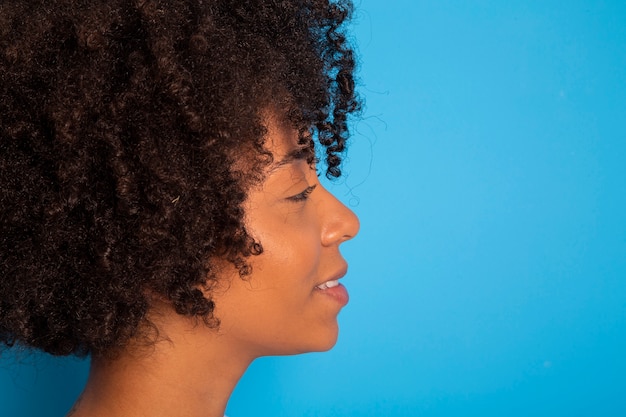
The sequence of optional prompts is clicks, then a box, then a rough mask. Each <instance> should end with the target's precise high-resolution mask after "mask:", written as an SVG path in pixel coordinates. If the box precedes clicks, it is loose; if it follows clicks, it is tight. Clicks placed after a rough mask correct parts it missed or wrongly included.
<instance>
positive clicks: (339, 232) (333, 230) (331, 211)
mask: <svg viewBox="0 0 626 417" xmlns="http://www.w3.org/2000/svg"><path fill="white" fill-rule="evenodd" d="M329 195H330V196H331V199H332V200H331V201H332V205H331V206H330V207H327V211H326V212H325V222H324V227H323V229H322V244H324V245H325V246H329V245H333V244H337V245H338V244H341V243H343V242H345V241H347V240H350V239H352V238H354V237H355V236H356V235H357V233H359V229H360V227H361V224H360V222H359V218H358V217H357V215H356V214H355V213H354V212H353V211H352V210H350V209H349V208H348V207H346V206H345V205H344V204H343V203H342V202H340V201H339V200H337V198H336V197H334V196H333V195H332V194H329Z"/></svg>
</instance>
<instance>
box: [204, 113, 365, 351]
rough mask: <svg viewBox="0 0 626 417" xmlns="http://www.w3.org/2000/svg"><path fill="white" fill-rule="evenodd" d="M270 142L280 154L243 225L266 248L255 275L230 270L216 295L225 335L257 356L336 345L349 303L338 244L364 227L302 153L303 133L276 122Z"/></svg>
mask: <svg viewBox="0 0 626 417" xmlns="http://www.w3.org/2000/svg"><path fill="white" fill-rule="evenodd" d="M268 130H269V136H268V139H267V144H266V147H267V149H268V150H269V151H270V152H272V154H273V155H274V162H273V163H272V165H271V166H270V167H269V168H268V169H267V175H266V178H265V180H264V181H263V182H262V183H261V184H259V185H258V186H256V187H254V188H253V189H251V190H250V192H249V194H248V199H247V201H246V204H245V211H246V217H245V224H246V227H247V229H248V232H249V233H250V235H251V236H252V237H253V238H254V239H255V240H257V241H258V242H260V243H261V245H262V246H263V253H262V254H261V255H258V256H252V257H251V258H249V259H248V262H249V264H250V265H251V267H252V273H251V275H250V276H248V277H246V278H245V279H241V278H240V277H239V275H238V274H237V273H236V272H232V273H225V274H224V276H223V277H221V282H223V283H224V285H221V286H220V288H219V289H216V290H215V291H214V293H213V294H212V296H213V299H214V300H215V304H216V311H215V314H216V317H218V318H219V319H220V322H221V323H220V328H219V334H220V337H226V338H229V339H230V340H229V342H231V343H233V344H234V346H236V347H237V348H238V349H242V350H244V352H245V351H246V350H249V352H245V353H246V354H249V355H251V356H252V357H257V356H264V355H280V354H295V353H302V352H307V351H322V350H328V349H330V348H331V347H332V346H333V345H334V344H335V342H336V340H337V333H338V325H337V315H338V313H339V311H340V310H341V308H342V307H343V306H344V305H345V304H346V303H347V301H348V296H347V292H346V290H345V288H344V287H343V286H342V285H341V284H339V285H337V282H336V280H338V279H340V278H341V277H342V276H343V275H345V273H346V271H347V263H346V262H345V260H344V259H343V257H342V256H341V254H340V253H339V245H340V244H341V243H342V242H345V241H346V240H349V239H351V238H352V237H354V236H355V235H356V234H357V232H358V229H359V222H358V219H357V217H356V216H355V214H354V213H353V212H352V211H350V210H349V209H348V208H347V207H345V206H344V205H343V204H342V203H341V202H339V201H338V200H337V199H336V198H335V197H334V196H333V195H332V194H330V193H329V192H328V191H327V190H326V189H325V188H324V187H323V186H322V185H321V184H320V182H319V180H318V177H317V173H316V171H315V168H314V167H311V165H310V164H309V163H308V162H307V161H306V159H301V158H298V157H297V155H296V151H297V150H298V149H299V146H298V145H297V134H296V132H295V131H294V130H293V129H290V128H287V127H283V126H280V125H278V124H276V123H274V122H272V121H270V123H269V125H268Z"/></svg>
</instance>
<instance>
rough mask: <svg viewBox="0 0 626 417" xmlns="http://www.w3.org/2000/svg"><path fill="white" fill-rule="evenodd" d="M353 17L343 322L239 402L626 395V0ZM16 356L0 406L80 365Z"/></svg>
mask: <svg viewBox="0 0 626 417" xmlns="http://www.w3.org/2000/svg"><path fill="white" fill-rule="evenodd" d="M385 3H387V4H392V6H384V4H385ZM355 37H356V38H357V40H358V42H359V49H360V55H361V59H362V70H361V81H362V84H363V89H362V91H363V94H364V96H365V97H366V100H367V109H366V112H365V115H364V119H363V120H362V121H360V122H358V123H356V124H355V126H354V128H355V132H356V134H355V136H354V139H353V147H352V153H351V154H350V161H349V164H348V167H347V171H349V176H348V177H347V178H346V179H345V180H344V181H342V182H340V183H339V184H337V185H335V186H334V187H333V190H334V191H335V192H336V193H337V194H338V195H339V196H340V197H341V198H343V199H344V200H345V201H346V202H348V203H349V204H350V205H351V206H352V208H353V209H354V210H355V211H356V212H357V213H358V214H359V215H360V217H361V221H362V229H361V234H360V236H359V238H358V239H356V240H354V241H352V242H350V243H347V244H346V245H345V249H344V254H345V256H346V257H347V258H348V260H349V261H350V264H351V266H350V273H349V275H348V277H347V278H346V280H345V282H346V286H347V287H348V289H349V290H350V294H351V302H350V304H349V305H348V307H347V308H346V309H345V311H344V312H343V313H342V315H341V317H340V321H341V328H342V333H341V337H340V341H339V343H338V345H337V347H336V348H335V349H334V350H333V351H332V352H329V353H324V354H309V355H303V356H297V357H286V358H265V359H261V360H258V361H257V362H255V363H254V364H253V366H252V367H251V368H250V370H249V372H248V373H247V374H246V376H245V377H244V379H243V380H242V381H241V382H240V384H239V386H238V388H237V390H236V392H235V394H234V395H233V397H232V399H231V402H230V405H229V410H228V414H229V415H230V416H231V417H246V416H248V417H252V416H273V417H281V416H284V417H287V416H360V417H366V416H372V417H373V416H377V417H378V416H393V417H400V416H422V417H426V416H481V417H492V416H493V417H501V416H509V417H512V416H529V415H533V416H550V417H560V416H563V417H566V416H592V415H599V416H600V415H602V416H618V415H626V395H624V394H625V393H626V355H625V354H624V352H626V2H623V1H621V0H613V1H611V0H605V1H601V0H598V1H591V0H588V1H577V0H572V1H569V2H563V1H553V0H552V1H551V0H542V1H539V0H536V1H535V0H525V1H515V0H512V1H507V2H505V1H488V0H473V1H465V0H457V1H449V0H438V1H398V0H396V1H394V2H383V1H380V0H362V1H361V2H360V7H359V11H358V13H357V16H356V26H355ZM9 359H10V358H9ZM9 359H3V361H2V362H1V363H0V415H1V416H4V415H7V416H9V415H10V416H24V417H26V416H29V417H30V416H32V415H37V414H39V415H62V414H63V413H64V412H65V411H66V410H67V408H68V407H69V406H70V404H71V402H72V398H73V397H74V396H75V395H76V394H77V392H78V391H79V390H80V385H81V384H82V382H83V381H84V378H85V373H86V369H87V364H85V363H80V362H75V361H73V360H64V361H57V360H54V361H53V360H49V359H47V358H45V357H43V358H38V357H25V358H24V357H22V358H20V361H21V363H22V365H19V364H18V365H15V364H11V360H9ZM36 406H38V407H41V408H40V410H41V411H40V412H35V411H33V410H35V408H34V407H36Z"/></svg>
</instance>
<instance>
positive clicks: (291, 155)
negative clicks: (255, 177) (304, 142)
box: [269, 146, 314, 173]
mask: <svg viewBox="0 0 626 417" xmlns="http://www.w3.org/2000/svg"><path fill="white" fill-rule="evenodd" d="M313 154H314V150H313V149H312V148H311V147H310V146H301V147H297V148H294V149H292V150H291V151H289V152H288V153H287V155H285V156H284V157H283V158H282V159H281V160H280V161H278V162H275V163H273V164H272V165H271V167H270V168H269V172H270V173H271V172H274V171H276V170H277V169H280V168H282V167H283V166H285V165H288V164H291V163H293V162H297V161H302V160H308V159H309V158H310V157H311V156H313Z"/></svg>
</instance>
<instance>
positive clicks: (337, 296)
mask: <svg viewBox="0 0 626 417" xmlns="http://www.w3.org/2000/svg"><path fill="white" fill-rule="evenodd" d="M347 272H348V268H347V266H345V267H344V268H342V269H341V270H340V271H339V272H338V273H337V274H335V275H334V276H332V277H331V279H329V280H328V281H325V282H322V283H321V284H318V285H316V286H315V290H314V292H317V293H318V294H323V295H325V296H329V297H330V299H334V300H335V301H336V302H338V303H339V305H341V306H342V307H343V306H345V305H346V304H348V300H349V296H348V291H347V290H346V287H344V286H343V285H341V284H340V283H339V280H340V279H341V278H343V276H344V275H346V273H347Z"/></svg>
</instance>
